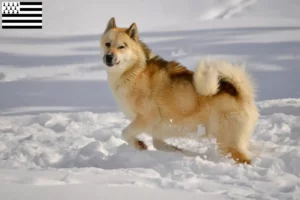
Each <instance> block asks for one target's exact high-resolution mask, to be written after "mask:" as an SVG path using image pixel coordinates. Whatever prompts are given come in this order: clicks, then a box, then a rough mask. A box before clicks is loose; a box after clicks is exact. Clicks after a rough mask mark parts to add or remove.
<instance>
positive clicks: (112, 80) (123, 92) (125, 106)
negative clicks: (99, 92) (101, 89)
mask: <svg viewBox="0 0 300 200" xmlns="http://www.w3.org/2000/svg"><path fill="white" fill-rule="evenodd" d="M108 82H109V86H110V89H111V92H112V94H113V96H114V98H115V100H116V102H117V104H118V105H119V107H120V109H121V110H122V112H124V114H125V115H126V116H127V117H128V118H131V119H132V118H134V117H135V113H134V111H133V109H132V108H131V106H130V105H131V104H130V99H131V98H130V86H129V85H124V84H121V83H120V78H119V76H116V74H109V76H108Z"/></svg>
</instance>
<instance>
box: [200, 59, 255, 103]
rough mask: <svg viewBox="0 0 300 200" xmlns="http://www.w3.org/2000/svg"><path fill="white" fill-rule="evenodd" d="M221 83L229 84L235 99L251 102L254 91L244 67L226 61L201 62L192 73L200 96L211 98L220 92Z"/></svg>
mask: <svg viewBox="0 0 300 200" xmlns="http://www.w3.org/2000/svg"><path fill="white" fill-rule="evenodd" d="M222 82H223V83H224V82H227V83H230V84H231V85H232V86H233V87H234V89H235V90H236V91H237V95H236V96H237V98H242V99H244V100H253V99H254V98H255V89H254V85H253V83H252V81H251V77H250V76H249V75H248V74H247V72H246V70H245V68H244V67H240V66H235V65H233V64H231V63H229V62H226V61H202V62H201V63H200V64H199V66H198V67H197V69H196V71H195V73H194V83H195V86H196V90H197V92H198V93H199V94H200V95H204V96H212V95H215V94H217V93H218V92H220V89H222V88H221V87H220V84H222Z"/></svg>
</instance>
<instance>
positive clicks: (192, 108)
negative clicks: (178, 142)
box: [101, 18, 258, 163]
mask: <svg viewBox="0 0 300 200" xmlns="http://www.w3.org/2000/svg"><path fill="white" fill-rule="evenodd" d="M108 41H109V42H111V46H110V47H109V48H107V47H106V46H105V43H106V42H108ZM123 43H126V44H127V46H126V48H124V49H118V46H119V45H120V44H123ZM101 52H102V54H105V53H109V52H114V54H115V55H116V59H117V61H118V64H117V65H115V66H113V67H106V70H107V74H108V82H109V85H110V89H111V91H112V94H113V95H114V97H115V99H116V101H117V102H118V104H119V105H120V108H121V109H122V111H124V113H125V114H126V115H127V116H128V117H129V118H130V119H131V120H132V121H131V123H130V124H129V125H128V126H127V127H126V128H125V129H124V130H123V132H122V135H123V137H124V139H125V140H126V141H127V142H128V143H129V144H130V145H132V146H133V147H135V148H137V149H140V150H144V149H147V146H146V145H145V144H144V143H143V142H142V141H139V140H138V139H137V136H138V135H139V134H141V133H147V134H149V135H151V136H152V137H153V144H154V147H155V148H157V149H158V150H164V151H181V152H182V150H181V149H179V148H177V147H174V146H171V145H168V144H167V143H165V142H164V141H163V140H165V139H166V138H170V137H185V136H186V135H187V134H189V133H194V132H196V130H197V126H198V125H199V124H201V125H203V126H204V127H205V129H206V135H207V136H213V137H216V139H217V143H218V145H219V149H220V152H222V153H223V154H227V153H230V154H231V156H232V158H233V159H234V160H236V161H237V162H246V163H250V161H251V159H250V156H249V154H248V143H249V139H250V137H251V134H252V131H253V129H254V127H255V124H256V121H257V118H258V111H257V108H256V106H255V101H254V89H253V86H252V82H251V80H250V78H249V77H248V75H247V74H246V72H245V71H244V70H243V69H241V68H239V67H236V66H233V65H232V64H230V63H228V62H225V61H210V62H203V63H201V64H200V65H199V66H198V68H197V69H196V71H195V73H194V72H193V71H190V70H188V69H186V68H185V67H184V66H182V65H181V64H180V63H178V62H175V61H166V60H164V59H162V58H160V57H158V56H156V57H154V56H153V54H152V52H151V51H150V49H149V48H148V47H147V46H146V45H145V44H144V43H143V42H141V41H140V39H139V37H138V31H137V26H136V24H135V23H133V24H132V25H131V26H130V27H129V28H117V27H116V24H115V20H114V18H112V19H111V20H110V22H109V23H108V25H107V28H106V30H105V32H104V34H103V35H102V37H101Z"/></svg>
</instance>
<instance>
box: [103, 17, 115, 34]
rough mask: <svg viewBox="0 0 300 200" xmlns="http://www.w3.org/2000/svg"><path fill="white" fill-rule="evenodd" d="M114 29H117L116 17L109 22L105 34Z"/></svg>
mask: <svg viewBox="0 0 300 200" xmlns="http://www.w3.org/2000/svg"><path fill="white" fill-rule="evenodd" d="M112 28H117V25H116V20H115V18H114V17H112V18H110V20H109V21H108V23H107V26H106V29H105V31H104V32H107V31H109V30H110V29H112Z"/></svg>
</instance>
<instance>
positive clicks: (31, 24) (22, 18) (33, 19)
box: [2, 2, 43, 29]
mask: <svg viewBox="0 0 300 200" xmlns="http://www.w3.org/2000/svg"><path fill="white" fill-rule="evenodd" d="M42 12H43V5H42V2H2V28H3V29H41V28H42V26H43V13H42Z"/></svg>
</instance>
